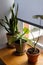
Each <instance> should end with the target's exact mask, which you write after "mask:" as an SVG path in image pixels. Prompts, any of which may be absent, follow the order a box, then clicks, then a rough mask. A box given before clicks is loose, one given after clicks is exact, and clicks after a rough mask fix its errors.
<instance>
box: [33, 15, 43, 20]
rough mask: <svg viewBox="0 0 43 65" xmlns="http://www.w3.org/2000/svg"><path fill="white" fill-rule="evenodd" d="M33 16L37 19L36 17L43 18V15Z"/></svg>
mask: <svg viewBox="0 0 43 65" xmlns="http://www.w3.org/2000/svg"><path fill="white" fill-rule="evenodd" d="M33 18H35V19H38V18H41V19H43V15H34V16H33Z"/></svg>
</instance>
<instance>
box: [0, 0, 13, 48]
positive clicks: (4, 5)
mask: <svg viewBox="0 0 43 65" xmlns="http://www.w3.org/2000/svg"><path fill="white" fill-rule="evenodd" d="M13 3H14V0H0V18H4V16H5V15H7V16H9V12H10V7H11V6H12V4H13ZM1 22H2V21H1ZM2 23H3V22H2ZM3 24H4V23H3ZM6 42H7V39H6V31H5V30H4V28H3V27H1V26H0V48H3V47H5V46H6Z"/></svg>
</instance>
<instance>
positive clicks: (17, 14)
mask: <svg viewBox="0 0 43 65" xmlns="http://www.w3.org/2000/svg"><path fill="white" fill-rule="evenodd" d="M17 15H18V4H17V8H16V14H15V17H16V18H17Z"/></svg>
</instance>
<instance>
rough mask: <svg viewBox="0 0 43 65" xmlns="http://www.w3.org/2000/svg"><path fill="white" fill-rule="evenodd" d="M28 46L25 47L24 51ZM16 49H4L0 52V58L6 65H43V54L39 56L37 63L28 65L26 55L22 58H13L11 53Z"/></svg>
mask: <svg viewBox="0 0 43 65" xmlns="http://www.w3.org/2000/svg"><path fill="white" fill-rule="evenodd" d="M28 48H29V46H26V50H27V49H28ZM15 50H16V49H8V48H4V49H1V50H0V58H1V59H2V60H3V61H4V62H5V64H6V65H43V54H40V55H39V57H38V61H37V62H36V63H35V64H30V63H28V57H27V55H26V53H25V54H24V55H23V56H15V55H14V54H13V52H14V51H15Z"/></svg>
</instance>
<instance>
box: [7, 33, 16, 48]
mask: <svg viewBox="0 0 43 65" xmlns="http://www.w3.org/2000/svg"><path fill="white" fill-rule="evenodd" d="M6 36H7V41H8V43H7V46H8V47H9V48H14V47H15V46H14V42H13V41H14V38H13V35H11V34H9V33H7V34H6Z"/></svg>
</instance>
